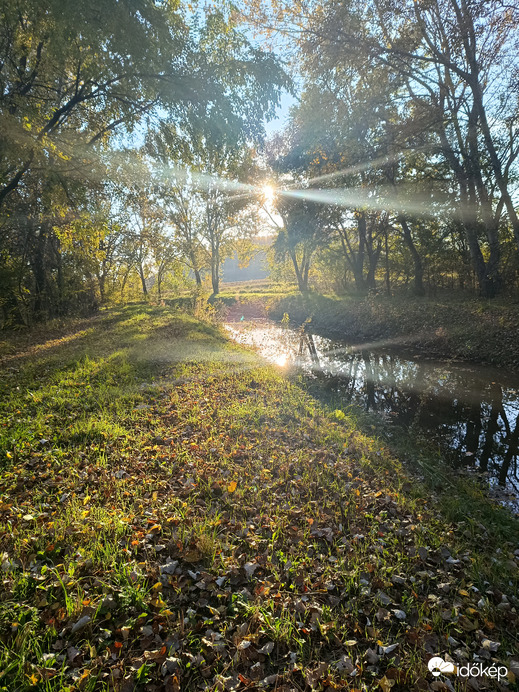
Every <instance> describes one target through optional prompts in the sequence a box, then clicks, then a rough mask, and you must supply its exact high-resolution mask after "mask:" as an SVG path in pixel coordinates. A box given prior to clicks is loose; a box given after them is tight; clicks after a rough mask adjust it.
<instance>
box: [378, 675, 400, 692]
mask: <svg viewBox="0 0 519 692" xmlns="http://www.w3.org/2000/svg"><path fill="white" fill-rule="evenodd" d="M395 682H396V681H395V680H390V679H389V678H387V677H386V676H385V675H384V677H383V678H382V679H381V680H379V681H378V685H379V687H380V688H382V690H383V691H384V692H389V690H390V689H391V688H392V687H393V685H394V684H395Z"/></svg>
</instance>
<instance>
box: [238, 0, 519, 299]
mask: <svg viewBox="0 0 519 692" xmlns="http://www.w3.org/2000/svg"><path fill="white" fill-rule="evenodd" d="M249 5H250V6H252V7H253V8H255V9H256V10H257V5H256V3H254V2H251V3H249ZM272 7H273V12H271V13H270V14H268V13H267V15H266V16H263V18H262V19H263V22H265V23H266V25H267V26H268V25H270V28H271V29H273V28H276V29H278V30H281V31H282V32H283V31H285V32H286V34H287V35H288V34H290V35H291V36H292V37H294V36H295V37H296V50H297V56H298V60H299V65H300V66H301V68H302V71H303V74H304V75H305V77H306V79H307V84H309V85H310V88H311V87H312V86H313V85H314V84H315V83H316V79H317V75H320V79H319V82H320V84H321V85H322V87H323V88H322V89H321V92H324V91H326V90H328V91H330V92H331V93H333V94H335V95H336V96H337V98H338V99H343V100H345V101H348V102H350V103H351V102H352V99H351V92H352V91H353V90H355V91H358V88H357V85H359V84H361V85H362V84H363V83H364V85H365V87H366V88H367V89H368V90H370V91H371V92H372V93H374V94H377V91H378V90H379V88H378V85H379V84H380V82H379V80H377V79H376V78H375V76H376V74H377V73H379V74H382V75H383V76H384V77H385V80H386V83H387V85H388V87H389V90H388V91H387V92H386V98H385V103H386V104H387V103H392V104H394V107H393V110H394V112H395V113H396V114H397V115H398V119H399V120H400V121H401V123H405V121H406V120H407V122H408V124H410V125H411V127H408V128H402V127H398V123H396V122H395V121H393V124H396V128H395V127H393V132H392V135H393V145H394V146H393V147H392V153H393V155H394V154H396V153H398V150H400V151H402V150H405V149H407V150H408V151H412V150H413V149H414V151H415V152H416V153H418V151H419V150H420V148H422V147H424V146H425V147H427V152H428V157H429V164H436V165H437V166H438V165H439V166H440V167H444V168H446V170H448V177H449V178H450V181H449V182H450V185H447V187H450V188H451V189H452V191H451V198H450V206H451V217H455V218H457V219H458V221H459V223H460V225H461V228H462V229H463V232H464V235H465V239H466V243H467V247H468V249H469V251H470V255H471V260H472V265H473V268H474V271H475V272H476V275H477V278H478V283H479V287H480V291H481V293H482V294H484V295H487V296H492V295H494V294H495V293H496V292H498V291H499V290H500V284H501V279H500V265H501V249H502V233H503V224H502V222H501V217H502V215H503V212H504V211H506V213H507V216H508V223H509V224H510V227H511V229H512V230H513V233H514V235H515V237H516V240H517V238H518V237H519V236H518V234H517V228H518V226H517V213H516V211H515V207H514V203H513V199H512V197H511V192H510V190H511V185H512V184H513V181H514V177H515V176H516V174H517V171H516V170H515V164H516V160H517V157H518V155H519V138H518V130H517V124H518V122H519V120H518V118H517V98H516V86H517V85H516V81H515V80H516V77H515V75H516V71H517V67H518V57H517V56H518V55H519V50H518V34H517V26H518V18H519V12H518V9H517V8H514V7H512V6H508V5H506V4H504V3H502V2H501V0H490V1H489V2H483V1H478V0H472V1H469V0H427V2H414V0H368V1H367V2H361V1H360V0H353V1H352V2H348V3H343V2H335V1H334V0H322V1H318V2H315V3H312V11H311V12H308V11H307V10H308V7H307V3H305V2H302V1H301V2H298V1H296V2H294V3H291V4H290V5H288V4H286V3H284V2H282V1H278V0H273V2H272ZM256 16H258V14H257V13H256ZM349 85H351V86H349ZM307 91H308V88H307ZM355 96H357V94H355ZM356 100H357V101H358V99H356ZM383 104H384V100H383V101H382V102H381V103H379V104H378V105H377V106H376V108H375V109H371V108H369V107H368V108H367V109H366V111H365V114H361V113H358V114H357V118H358V120H357V124H358V127H359V128H360V129H362V124H363V122H364V121H365V119H366V115H367V116H368V121H369V119H370V113H374V114H378V115H379V116H381V117H382V119H383V113H382V111H381V109H380V105H382V106H383ZM382 110H384V108H383V109H382ZM385 110H387V108H386V109H385ZM367 153H368V152H367ZM367 158H369V156H368V157H367ZM444 179H445V182H447V176H444ZM389 182H390V184H391V185H393V184H394V185H395V187H396V188H398V189H399V188H400V185H401V180H400V176H399V177H397V178H396V179H395V180H394V181H391V180H390V181H389ZM434 206H435V205H434V204H433V205H432V207H431V208H430V209H429V212H430V211H432V208H433V207H434ZM401 211H402V210H401ZM404 211H405V210H404ZM400 219H401V221H404V225H401V227H402V232H403V235H404V238H405V239H407V240H406V242H407V244H408V247H409V249H410V251H411V254H412V255H413V256H414V258H415V260H418V259H419V258H418V256H417V255H416V253H415V252H414V251H413V249H412V247H413V245H412V243H413V244H414V240H413V238H412V230H411V227H410V225H409V222H408V219H407V214H406V215H405V218H404V217H402V216H401V217H400ZM405 224H407V229H406V227H405ZM408 230H409V231H410V233H408ZM411 241H412V243H411ZM518 247H519V246H518ZM415 249H416V248H415ZM415 264H416V267H415V269H416V271H417V274H418V275H419V273H420V267H419V262H415ZM418 283H419V282H418Z"/></svg>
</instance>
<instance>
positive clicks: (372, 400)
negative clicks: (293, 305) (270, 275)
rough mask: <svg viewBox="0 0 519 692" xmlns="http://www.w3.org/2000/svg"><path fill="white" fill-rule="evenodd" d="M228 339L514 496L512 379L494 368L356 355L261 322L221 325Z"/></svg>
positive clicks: (517, 489)
mask: <svg viewBox="0 0 519 692" xmlns="http://www.w3.org/2000/svg"><path fill="white" fill-rule="evenodd" d="M226 328H227V329H228V330H229V332H230V333H231V336H232V337H233V338H234V339H235V340H236V341H239V342H240V343H243V344H248V345H251V346H254V347H256V348H257V349H258V351H259V352H260V353H261V355H263V356H264V357H265V358H266V359H267V360H269V361H271V362H272V363H275V364H277V365H278V366H281V367H285V368H287V367H297V368H299V369H301V370H302V371H304V372H306V373H307V374H309V375H312V376H314V377H318V378H319V379H321V380H324V381H325V385H326V387H328V388H329V389H330V391H331V392H333V393H334V394H337V395H339V396H340V397H341V398H343V399H344V400H345V401H347V402H353V403H355V404H357V405H360V406H362V407H363V408H364V409H365V410H366V411H373V412H376V413H378V414H380V415H382V416H383V417H385V418H386V419H387V420H389V421H391V422H392V423H393V424H396V425H399V426H401V427H404V428H406V429H409V428H415V429H419V430H421V431H426V432H427V433H428V434H430V435H431V437H432V438H433V439H437V440H438V443H439V444H441V445H442V446H444V447H445V446H447V447H448V448H449V449H450V450H451V456H452V457H453V459H454V463H455V464H456V465H458V466H467V467H468V466H472V467H476V468H477V469H478V470H479V471H480V472H486V473H488V474H489V478H490V481H491V483H492V484H493V485H499V486H502V487H506V488H507V489H508V490H509V491H510V492H512V493H514V494H515V495H516V496H518V497H519V469H518V463H517V455H518V443H519V393H518V392H519V376H510V375H508V374H507V373H506V372H504V371H502V370H498V369H496V368H487V367H480V366H475V365H468V364H456V363H442V362H433V361H430V360H420V359H418V358H414V357H412V356H408V355H405V356H403V355H402V354H401V353H397V352H396V351H392V352H387V351H384V352H383V351H378V350H374V349H373V348H371V349H370V350H358V349H353V348H352V347H351V346H348V345H347V344H346V343H345V342H342V341H335V340H331V339H326V338H324V337H320V336H312V335H311V334H303V333H302V332H301V331H300V330H295V329H288V328H285V327H281V326H278V325H276V324H274V323H272V322H268V321H255V322H254V323H248V324H247V323H240V324H235V323H232V324H228V325H226Z"/></svg>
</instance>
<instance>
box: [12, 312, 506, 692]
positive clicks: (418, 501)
mask: <svg viewBox="0 0 519 692" xmlns="http://www.w3.org/2000/svg"><path fill="white" fill-rule="evenodd" d="M211 315H212V313H211V311H209V316H211ZM206 316H207V315H206ZM4 353H5V354H6V355H5V356H4V359H3V361H2V366H3V367H2V372H1V375H0V425H1V427H0V469H1V471H0V493H1V497H0V557H1V563H2V565H1V567H2V590H1V592H0V671H1V672H0V689H1V690H7V691H9V692H11V691H14V690H16V691H18V690H20V691H21V692H24V691H25V690H45V691H49V692H51V691H52V692H54V691H56V692H58V690H59V691H62V690H69V691H72V690H112V689H115V690H130V689H135V690H157V689H166V690H198V689H207V690H211V691H212V690H224V689H229V690H230V689H259V688H261V689H272V690H274V689H276V690H292V689H296V690H304V689H321V690H328V689H332V690H335V689H352V690H353V689H357V690H358V689H362V690H367V689H376V688H377V687H379V688H380V689H383V690H384V692H387V689H389V687H392V688H393V689H394V690H395V691H396V690H400V689H401V690H407V689H428V686H429V684H430V683H432V682H433V679H432V677H431V676H430V674H429V673H428V671H427V661H428V659H429V658H430V657H431V656H432V655H433V654H439V655H442V656H444V657H445V656H446V655H450V656H452V657H453V659H454V660H455V661H457V662H458V663H462V662H464V661H465V660H473V657H474V655H476V656H480V657H481V658H482V660H484V661H489V662H490V661H491V660H496V661H498V662H500V663H502V664H503V663H504V664H505V665H507V666H508V667H509V668H512V667H513V664H512V663H511V660H512V659H513V658H514V656H515V657H516V658H517V638H516V635H515V634H514V633H515V632H516V631H517V624H518V616H517V606H518V601H517V596H516V594H517V582H518V557H517V555H515V552H514V551H517V548H518V547H519V543H518V540H519V532H518V530H517V523H516V522H515V521H514V520H513V518H512V517H511V516H509V515H506V514H504V513H503V512H501V511H500V510H499V509H498V508H496V507H494V506H492V505H491V503H489V502H486V501H485V500H484V498H481V497H473V498H472V500H470V501H469V500H468V499H467V498H469V497H470V495H471V494H473V493H474V492H475V490H474V487H475V486H470V485H468V486H466V487H465V488H462V487H461V486H459V485H455V486H454V487H453V491H452V493H451V495H450V498H447V497H446V496H444V495H443V496H442V495H441V493H439V492H435V493H434V494H432V493H431V485H430V483H428V481H427V479H426V477H425V475H424V478H423V479H417V478H416V477H414V476H412V475H411V474H410V473H409V472H408V471H407V470H406V468H405V467H404V466H402V464H401V463H399V462H398V461H397V460H396V459H395V458H393V457H392V456H391V455H390V454H389V453H388V451H387V449H386V448H385V447H384V446H383V445H382V444H381V443H379V442H377V441H376V440H375V439H374V438H372V437H368V436H366V435H365V434H363V433H361V432H360V431H359V430H358V426H356V424H355V421H354V420H353V418H352V417H351V415H349V414H347V415H342V414H339V413H338V412H337V411H336V410H335V409H334V407H333V406H329V405H326V404H325V403H320V402H318V401H317V400H316V399H315V398H313V397H312V396H311V395H310V394H309V393H308V392H305V391H304V387H301V386H299V385H298V383H297V382H292V381H288V380H287V379H285V378H283V377H282V376H281V375H279V374H278V373H277V372H276V371H275V370H274V369H272V368H269V367H266V366H265V365H264V364H262V363H261V362H260V361H259V360H258V359H257V358H256V357H255V355H254V354H252V353H251V352H249V351H245V350H243V349H240V348H238V347H237V346H234V345H232V344H231V343H229V342H228V341H227V340H226V339H225V337H224V336H223V334H222V333H221V332H220V331H219V329H218V328H217V327H215V326H213V325H211V324H209V323H208V322H207V321H200V320H198V319H195V318H194V317H192V316H189V315H187V314H184V313H181V312H179V311H178V310H174V309H172V308H170V307H156V308H153V307H149V306H143V305H133V306H129V307H127V308H121V309H114V310H110V311H106V312H105V313H102V314H101V315H100V316H99V317H96V318H93V319H92V320H89V321H88V320H87V321H83V322H77V323H71V324H69V325H68V326H65V327H63V328H62V331H61V336H60V332H59V328H55V329H53V330H52V331H51V332H50V333H49V335H48V338H46V335H45V332H44V331H41V332H40V333H38V334H36V335H35V336H34V337H33V341H32V342H31V340H30V339H29V338H28V337H27V336H26V335H23V336H21V335H18V336H17V337H16V339H15V340H14V341H9V340H7V339H6V340H5V348H4ZM460 504H462V507H461V510H460ZM476 507H484V511H485V515H484V521H485V525H484V526H483V525H482V522H481V520H480V519H479V518H478V516H480V515H478V516H476V515H473V514H472V512H473V511H476ZM478 523H479V524H481V525H482V526H483V528H481V526H478ZM397 613H398V614H397ZM402 613H404V617H402ZM485 640H488V641H489V642H490V643H491V644H485ZM497 643H499V647H498V648H497V651H494V650H492V649H495V648H496V644H497ZM395 644H396V647H395V648H391V647H392V646H393V645H395ZM489 646H490V649H489V648H488V647H489ZM387 647H390V648H387ZM485 647H486V648H485ZM511 679H512V678H510V680H511ZM460 682H461V680H460V679H457V680H454V684H455V685H458V684H460ZM506 682H508V681H506ZM493 684H494V683H493V682H492V681H490V680H488V679H482V680H481V681H479V685H480V689H486V688H492V685H493Z"/></svg>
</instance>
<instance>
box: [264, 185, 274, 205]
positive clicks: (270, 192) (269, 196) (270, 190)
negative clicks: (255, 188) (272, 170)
mask: <svg viewBox="0 0 519 692" xmlns="http://www.w3.org/2000/svg"><path fill="white" fill-rule="evenodd" d="M261 194H262V197H263V201H264V202H265V203H266V204H272V202H273V201H274V197H275V196H276V188H275V187H274V185H270V184H269V183H267V184H266V185H263V187H262V188H261Z"/></svg>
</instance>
